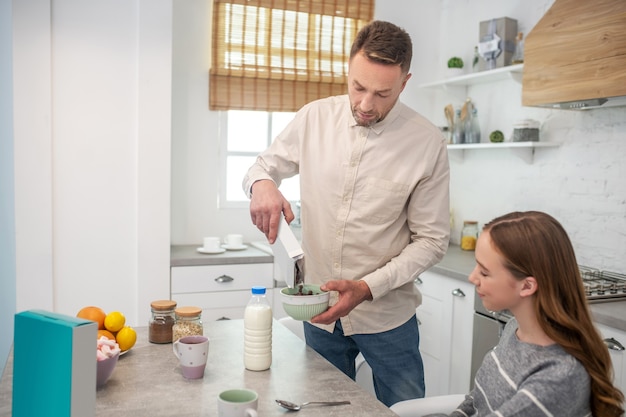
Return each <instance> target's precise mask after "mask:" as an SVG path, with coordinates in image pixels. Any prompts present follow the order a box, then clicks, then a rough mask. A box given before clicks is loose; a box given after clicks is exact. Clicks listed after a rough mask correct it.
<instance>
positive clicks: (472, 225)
mask: <svg viewBox="0 0 626 417" xmlns="http://www.w3.org/2000/svg"><path fill="white" fill-rule="evenodd" d="M476 240H478V222H477V221H474V220H466V221H464V222H463V230H462V231H461V249H463V250H474V249H476Z"/></svg>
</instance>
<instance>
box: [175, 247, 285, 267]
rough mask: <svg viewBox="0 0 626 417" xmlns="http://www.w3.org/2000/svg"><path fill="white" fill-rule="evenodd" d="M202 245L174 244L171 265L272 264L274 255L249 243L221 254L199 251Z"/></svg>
mask: <svg viewBox="0 0 626 417" xmlns="http://www.w3.org/2000/svg"><path fill="white" fill-rule="evenodd" d="M199 246H200V245H173V246H171V248H170V266H198V265H225V264H263V263H268V264H271V263H272V262H274V257H273V256H272V255H270V254H268V253H267V252H264V251H262V250H259V249H257V248H255V247H253V246H251V245H249V244H247V246H248V248H246V249H244V250H227V251H226V252H224V253H219V254H212V255H209V254H204V253H200V252H198V251H197V250H196V249H198V247H199Z"/></svg>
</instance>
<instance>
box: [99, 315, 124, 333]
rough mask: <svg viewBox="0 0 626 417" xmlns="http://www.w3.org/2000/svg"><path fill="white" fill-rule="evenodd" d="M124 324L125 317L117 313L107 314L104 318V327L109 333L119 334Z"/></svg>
mask: <svg viewBox="0 0 626 417" xmlns="http://www.w3.org/2000/svg"><path fill="white" fill-rule="evenodd" d="M124 324H126V317H124V315H123V314H122V313H120V312H119V311H114V312H112V313H109V314H107V315H106V317H105V318H104V327H105V328H106V329H107V330H108V331H110V332H113V333H115V332H119V331H120V329H121V328H122V327H124Z"/></svg>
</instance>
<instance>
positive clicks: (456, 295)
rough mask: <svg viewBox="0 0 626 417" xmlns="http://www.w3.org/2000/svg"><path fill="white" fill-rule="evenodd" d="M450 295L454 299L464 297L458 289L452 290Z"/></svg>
mask: <svg viewBox="0 0 626 417" xmlns="http://www.w3.org/2000/svg"><path fill="white" fill-rule="evenodd" d="M452 295H454V296H455V297H465V293H464V292H463V291H461V289H460V288H457V289H455V290H452Z"/></svg>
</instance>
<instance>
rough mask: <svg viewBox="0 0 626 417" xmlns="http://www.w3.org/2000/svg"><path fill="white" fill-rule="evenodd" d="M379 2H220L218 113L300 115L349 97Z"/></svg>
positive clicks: (213, 101) (214, 79) (213, 84)
mask: <svg viewBox="0 0 626 417" xmlns="http://www.w3.org/2000/svg"><path fill="white" fill-rule="evenodd" d="M373 13H374V0H214V1H213V40H212V50H211V70H210V82H209V108H210V109H211V110H262V111H269V112H293V111H297V110H298V109H299V108H300V107H302V106H303V105H304V104H306V103H308V102H310V101H313V100H315V99H318V98H322V97H328V96H332V95H339V94H344V93H345V92H346V82H347V81H346V80H347V65H348V58H349V55H350V47H351V46H352V41H353V40H354V37H355V36H356V34H357V32H358V30H359V29H360V28H361V27H363V26H364V25H365V24H366V23H368V22H369V21H371V20H372V17H373Z"/></svg>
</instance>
